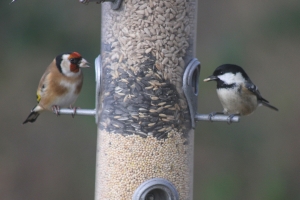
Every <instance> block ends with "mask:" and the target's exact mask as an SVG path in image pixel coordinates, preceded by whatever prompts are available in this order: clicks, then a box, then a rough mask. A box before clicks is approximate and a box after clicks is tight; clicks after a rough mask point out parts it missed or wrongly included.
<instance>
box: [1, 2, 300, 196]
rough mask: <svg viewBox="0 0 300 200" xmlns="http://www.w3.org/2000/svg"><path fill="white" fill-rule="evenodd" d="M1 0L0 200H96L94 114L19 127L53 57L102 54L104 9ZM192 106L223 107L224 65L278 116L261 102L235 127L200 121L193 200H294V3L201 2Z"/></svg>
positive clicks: (297, 33)
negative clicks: (212, 78) (218, 73)
mask: <svg viewBox="0 0 300 200" xmlns="http://www.w3.org/2000/svg"><path fill="white" fill-rule="evenodd" d="M8 4H9V0H2V1H1V2H0V16H1V17H0V25H1V29H0V45H1V47H0V49H1V59H0V66H1V68H0V97H1V98H0V109H1V122H0V199H1V200H19V199H22V200H27V199H43V200H44V199H45V200H48V199H49V200H52V199H56V200H60V199H74V200H77V199H78V200H79V199H93V198H94V180H95V177H94V174H95V153H96V125H95V121H94V118H93V117H81V116H76V117H75V118H74V119H72V118H71V117H70V116H60V117H56V116H55V115H53V114H52V113H43V115H41V116H40V117H39V119H38V120H37V121H36V123H34V124H26V125H22V122H23V121H24V119H25V118H26V117H27V115H28V114H29V111H30V109H31V108H32V107H33V106H34V105H35V92H36V87H37V84H38V82H39V79H40V77H41V75H42V74H43V72H44V70H45V68H46V67H47V66H48V64H49V63H50V62H51V61H52V59H53V58H54V57H55V56H56V55H57V54H59V53H61V52H65V51H78V52H80V53H81V54H82V55H83V56H84V57H85V58H86V59H87V60H88V61H90V62H91V63H94V59H95V58H96V57H97V55H98V54H99V52H100V28H101V27H100V26H101V25H100V22H101V20H100V16H101V5H98V4H95V3H90V4H89V5H88V6H85V5H83V4H81V3H79V2H78V1H77V0H64V1H40V0H18V1H17V2H16V3H14V4H12V5H8ZM197 24H198V34H197V35H198V37H197V58H198V59H199V60H200V61H201V63H202V70H201V77H200V79H201V81H200V95H199V105H198V111H199V112H200V113H209V112H211V111H220V110H222V108H221V105H220V103H219V100H218V99H217V95H216V92H215V87H216V85H215V83H205V84H204V83H203V82H202V80H203V79H204V78H206V77H207V76H208V75H211V73H212V72H213V70H214V69H215V68H216V67H217V66H219V65H220V64H223V63H235V64H239V65H241V66H242V67H243V68H244V69H245V70H246V71H247V73H248V75H249V76H250V77H251V79H252V81H253V82H254V83H256V84H257V85H258V86H259V88H260V91H261V93H262V95H263V96H264V97H265V98H266V99H268V100H269V101H270V102H271V103H272V104H273V105H274V106H277V107H278V108H279V110H280V112H278V113H277V112H274V111H272V110H270V109H268V108H265V107H260V108H259V109H258V110H257V111H256V112H255V113H254V114H252V115H250V116H248V117H243V118H242V119H241V121H240V123H238V124H232V125H227V124H226V123H208V122H198V124H197V129H196V131H195V133H196V134H195V163H194V199H195V200H198V199H199V200H241V199H243V200H283V199H289V200H298V199H300V112H299V110H300V109H299V107H300V106H299V102H300V89H299V83H300V80H299V75H300V73H299V67H300V65H299V60H300V54H299V50H300V48H299V47H300V1H299V0H295V1H294V0H288V1H286V0H273V1H271V0H268V1H259V0H254V1H251V2H250V1H238V0H228V1H223V2H220V1H217V0H211V1H199V2H198V22H197ZM84 75H85V82H84V86H83V90H82V93H81V95H80V97H79V99H78V101H77V103H76V105H78V106H80V107H82V108H94V103H95V100H94V98H95V78H94V77H95V72H94V69H93V68H90V69H84Z"/></svg>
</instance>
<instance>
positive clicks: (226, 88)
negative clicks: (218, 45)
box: [204, 64, 278, 116]
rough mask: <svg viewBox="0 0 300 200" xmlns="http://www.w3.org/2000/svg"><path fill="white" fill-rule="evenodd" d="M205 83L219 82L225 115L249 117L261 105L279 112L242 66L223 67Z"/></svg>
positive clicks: (219, 92)
mask: <svg viewBox="0 0 300 200" xmlns="http://www.w3.org/2000/svg"><path fill="white" fill-rule="evenodd" d="M204 81H205V82H207V81H216V82H217V94H218V97H219V99H220V101H221V104H222V106H223V108H224V110H223V113H224V114H230V115H232V116H234V115H249V114H251V113H252V112H253V111H254V110H255V109H256V108H257V106H260V105H264V106H266V107H269V108H271V109H273V110H276V111H278V109H277V108H276V107H274V106H272V105H271V104H270V103H269V101H267V100H266V99H264V98H263V97H262V96H261V94H260V92H259V90H258V88H257V87H256V85H254V84H253V83H252V81H251V80H250V78H249V76H248V75H247V74H246V72H245V71H244V70H243V69H242V68H241V67H240V66H237V65H233V64H224V65H221V66H219V67H218V68H217V69H216V70H215V71H214V73H213V75H211V76H209V77H208V78H206V79H204Z"/></svg>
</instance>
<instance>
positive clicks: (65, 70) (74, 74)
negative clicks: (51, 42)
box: [23, 52, 89, 124]
mask: <svg viewBox="0 0 300 200" xmlns="http://www.w3.org/2000/svg"><path fill="white" fill-rule="evenodd" d="M85 67H89V66H88V62H87V61H86V60H85V59H84V58H82V56H81V55H80V54H79V53H77V52H72V53H63V54H60V55H58V56H56V58H54V60H53V61H52V62H51V64H50V65H49V66H48V68H47V69H46V71H45V73H44V74H43V76H42V78H41V80H40V83H39V85H38V88H37V93H36V96H37V105H36V106H35V107H34V108H33V109H32V110H31V113H30V114H29V116H28V117H27V118H26V120H25V121H24V122H23V124H26V123H27V122H31V123H33V122H35V120H36V119H37V118H38V116H39V115H40V113H41V112H42V111H44V110H48V111H51V110H52V111H54V112H56V114H59V108H60V107H68V106H70V108H73V107H72V105H73V104H74V103H75V101H76V99H77V97H78V95H79V93H80V90H81V87H82V83H83V74H82V71H81V69H80V68H85ZM75 111H76V108H74V113H75ZM73 116H74V115H73Z"/></svg>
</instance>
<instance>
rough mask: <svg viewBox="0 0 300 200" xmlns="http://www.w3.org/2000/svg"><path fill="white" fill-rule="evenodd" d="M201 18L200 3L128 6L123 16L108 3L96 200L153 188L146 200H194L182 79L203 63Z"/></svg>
mask: <svg viewBox="0 0 300 200" xmlns="http://www.w3.org/2000/svg"><path fill="white" fill-rule="evenodd" d="M196 14H197V1H196V0H190V1H186V0H168V1H166V0H151V1H148V0H147V1H146V0H124V1H123V2H122V5H121V8H120V9H119V10H112V9H111V7H110V3H103V5H102V24H101V31H102V36H101V68H102V78H101V93H100V98H99V101H100V102H99V103H100V104H101V108H100V111H99V113H98V114H99V123H98V147H97V167H96V195H95V199H96V200H100V199H101V200H102V199H125V200H129V199H134V197H133V196H134V193H135V192H136V190H137V189H138V188H139V186H141V185H143V183H144V185H147V184H145V183H148V182H150V183H154V185H151V187H153V188H154V189H153V191H152V190H151V188H150V190H146V191H150V192H149V194H143V195H144V197H145V199H146V198H150V199H151V198H152V196H151V195H154V196H155V195H158V196H159V195H161V196H164V195H168V194H171V196H172V193H173V191H174V193H176V192H177V193H178V197H179V199H182V200H186V199H193V196H192V195H193V150H194V146H193V145H194V130H193V129H192V127H191V119H190V114H189V109H188V104H187V101H186V98H185V96H184V93H183V91H182V77H183V73H184V70H185V67H186V66H187V64H188V63H189V61H190V60H191V59H192V58H194V56H195V38H196ZM156 178H159V179H158V180H163V181H162V187H161V188H162V189H161V190H160V187H156V185H155V181H156V180H157V179H156ZM152 179H153V180H154V181H151V180H152ZM147 181H148V182H147ZM164 181H166V183H167V184H166V185H165V186H166V187H164V184H163V183H164ZM168 185H169V186H172V187H168ZM175 190H176V191H175ZM164 191H166V194H163V192H164ZM139 192H140V191H137V192H136V194H138V193H139ZM155 192H157V194H155ZM149 195H150V196H149ZM173 197H174V199H176V198H175V197H176V195H174V196H173ZM141 199H142V198H141ZM166 199H168V198H167V197H166ZM171 199H173V198H171Z"/></svg>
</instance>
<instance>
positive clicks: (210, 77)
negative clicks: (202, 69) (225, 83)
mask: <svg viewBox="0 0 300 200" xmlns="http://www.w3.org/2000/svg"><path fill="white" fill-rule="evenodd" d="M215 80H218V77H217V76H213V75H212V76H209V77H207V78H206V79H204V80H203V81H204V82H208V81H215Z"/></svg>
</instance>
